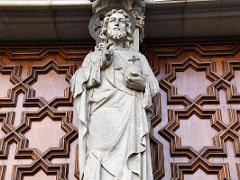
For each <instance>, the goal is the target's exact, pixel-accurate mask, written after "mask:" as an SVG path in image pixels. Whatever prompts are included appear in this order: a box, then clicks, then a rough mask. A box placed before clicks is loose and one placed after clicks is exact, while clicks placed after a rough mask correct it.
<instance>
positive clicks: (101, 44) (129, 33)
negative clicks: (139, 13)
mask: <svg viewBox="0 0 240 180" xmlns="http://www.w3.org/2000/svg"><path fill="white" fill-rule="evenodd" d="M114 13H120V14H122V15H123V16H124V17H125V20H126V21H125V23H126V28H127V29H126V39H125V42H124V47H125V48H129V47H131V46H132V44H133V37H132V36H133V32H132V29H131V22H130V17H129V15H128V14H127V13H126V12H125V11H124V10H122V9H120V10H116V9H112V10H111V11H109V12H108V13H106V15H105V18H104V20H103V23H102V28H101V32H100V35H99V37H100V42H99V43H98V44H97V45H96V49H102V48H103V47H104V45H106V44H107V43H108V37H107V26H108V22H109V18H110V16H111V15H113V14H114Z"/></svg>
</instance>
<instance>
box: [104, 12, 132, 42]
mask: <svg viewBox="0 0 240 180" xmlns="http://www.w3.org/2000/svg"><path fill="white" fill-rule="evenodd" d="M126 30H127V27H126V19H125V17H124V15H122V14H121V13H114V14H113V15H111V16H110V17H109V21H108V26H107V36H108V37H110V38H112V39H117V40H118V39H121V38H123V37H126V35H127V33H126Z"/></svg>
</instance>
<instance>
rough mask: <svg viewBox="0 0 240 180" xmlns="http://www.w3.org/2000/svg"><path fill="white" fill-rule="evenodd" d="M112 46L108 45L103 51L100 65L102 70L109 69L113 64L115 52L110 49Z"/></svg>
mask: <svg viewBox="0 0 240 180" xmlns="http://www.w3.org/2000/svg"><path fill="white" fill-rule="evenodd" d="M112 45H113V43H107V44H106V45H105V46H104V47H103V49H102V54H101V64H100V67H101V70H104V69H106V68H108V67H109V66H110V65H111V64H112V56H113V50H112V49H110V47H111V46H112Z"/></svg>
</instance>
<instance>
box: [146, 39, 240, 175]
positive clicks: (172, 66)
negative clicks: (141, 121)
mask: <svg viewBox="0 0 240 180" xmlns="http://www.w3.org/2000/svg"><path fill="white" fill-rule="evenodd" d="M145 52H146V55H147V56H148V58H149V61H150V64H151V65H152V67H153V69H156V70H158V71H159V73H157V78H158V79H159V82H160V86H161V114H162V119H161V122H160V123H159V124H158V125H156V126H155V127H154V129H153V132H154V133H153V134H154V137H155V138H156V139H157V140H158V141H159V142H161V143H162V144H163V157H164V159H163V161H164V172H163V177H162V179H164V180H169V179H172V180H200V179H206V180H216V179H218V180H226V179H229V180H230V179H231V180H237V179H240V160H239V155H240V141H239V140H240V139H239V138H240V136H239V135H240V134H239V132H240V131H239V130H240V80H239V79H240V44H239V42H226V43H199V44H190V43H188V44H165V45H163V44H160V45H146V47H145Z"/></svg>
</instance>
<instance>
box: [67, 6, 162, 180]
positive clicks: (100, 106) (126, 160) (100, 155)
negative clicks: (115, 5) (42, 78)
mask: <svg viewBox="0 0 240 180" xmlns="http://www.w3.org/2000/svg"><path fill="white" fill-rule="evenodd" d="M130 26H131V24H130V21H129V15H128V14H127V13H126V12H125V11H124V10H115V9H113V10H111V11H110V12H108V13H107V14H106V15H105V18H104V21H103V25H102V30H101V33H100V38H101V42H100V43H99V44H98V45H97V46H96V49H95V51H93V52H89V54H88V55H87V56H86V58H85V59H84V62H83V64H82V66H81V67H80V68H79V69H78V70H77V71H76V73H75V74H74V76H73V77H72V80H71V88H72V93H73V96H74V98H75V101H74V102H75V103H74V105H75V107H76V109H77V113H78V118H79V167H80V179H81V180H153V175H152V165H151V153H150V140H149V128H150V119H149V114H150V108H151V106H152V97H153V96H155V95H156V94H157V93H158V92H159V85H158V81H157V80H156V78H155V76H154V74H153V72H152V70H151V68H150V66H149V64H148V62H147V59H146V58H145V56H144V55H143V54H141V53H139V52H136V51H132V50H130V46H131V45H132V42H133V40H132V30H131V28H130Z"/></svg>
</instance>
